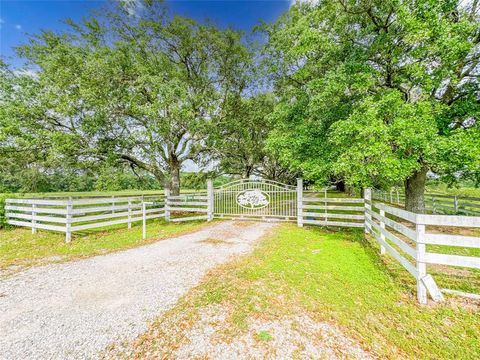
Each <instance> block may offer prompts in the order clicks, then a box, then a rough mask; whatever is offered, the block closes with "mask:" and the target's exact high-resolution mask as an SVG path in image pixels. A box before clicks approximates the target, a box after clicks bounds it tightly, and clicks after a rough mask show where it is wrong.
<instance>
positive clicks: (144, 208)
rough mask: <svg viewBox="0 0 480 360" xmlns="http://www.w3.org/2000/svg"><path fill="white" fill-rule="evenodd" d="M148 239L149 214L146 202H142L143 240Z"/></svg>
mask: <svg viewBox="0 0 480 360" xmlns="http://www.w3.org/2000/svg"><path fill="white" fill-rule="evenodd" d="M146 238H147V212H146V206H145V202H144V201H142V239H143V240H145V239H146Z"/></svg>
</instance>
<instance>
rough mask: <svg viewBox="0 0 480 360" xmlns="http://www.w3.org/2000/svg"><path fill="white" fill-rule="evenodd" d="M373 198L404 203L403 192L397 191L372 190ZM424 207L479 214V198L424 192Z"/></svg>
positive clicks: (440, 211)
mask: <svg viewBox="0 0 480 360" xmlns="http://www.w3.org/2000/svg"><path fill="white" fill-rule="evenodd" d="M372 198H373V199H374V200H378V201H383V202H387V203H390V204H395V205H402V206H403V205H404V204H405V194H403V193H401V192H399V191H397V190H392V191H383V190H377V189H375V190H373V192H372ZM425 209H426V210H427V212H429V213H432V214H458V215H471V216H480V198H478V197H468V196H456V195H444V194H429V193H427V194H425Z"/></svg>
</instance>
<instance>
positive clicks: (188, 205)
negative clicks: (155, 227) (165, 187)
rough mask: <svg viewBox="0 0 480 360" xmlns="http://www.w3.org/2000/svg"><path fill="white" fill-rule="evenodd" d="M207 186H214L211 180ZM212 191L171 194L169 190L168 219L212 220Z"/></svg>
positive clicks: (166, 210)
mask: <svg viewBox="0 0 480 360" xmlns="http://www.w3.org/2000/svg"><path fill="white" fill-rule="evenodd" d="M207 186H208V188H209V189H210V188H211V187H212V185H211V180H209V181H208V184H207ZM210 192H211V191H210V190H208V191H207V192H206V193H201V192H195V193H184V194H180V195H176V196H171V195H169V194H168V191H167V200H166V203H165V212H166V214H167V216H166V217H165V218H166V220H168V221H172V222H182V221H193V220H208V221H210V220H212V218H213V217H212V209H211V206H210V205H211V200H210V198H211V194H210ZM192 214H193V215H192ZM172 215H173V216H172ZM186 215H187V216H186Z"/></svg>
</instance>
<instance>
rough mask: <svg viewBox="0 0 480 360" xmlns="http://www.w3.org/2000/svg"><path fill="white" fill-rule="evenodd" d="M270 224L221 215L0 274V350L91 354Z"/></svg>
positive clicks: (26, 354)
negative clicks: (186, 230) (177, 232)
mask: <svg viewBox="0 0 480 360" xmlns="http://www.w3.org/2000/svg"><path fill="white" fill-rule="evenodd" d="M273 226H274V225H273V224H271V223H248V224H245V223H236V222H232V221H226V222H221V223H218V224H214V225H212V226H210V227H208V228H205V229H203V230H200V231H197V232H195V233H192V234H188V235H183V236H179V237H176V238H171V239H168V240H163V241H159V242H157V243H154V244H151V245H146V246H143V247H139V248H135V249H131V250H126V251H122V252H117V253H113V254H109V255H105V256H97V257H93V258H89V259H85V260H80V261H76V262H71V263H66V264H55V265H47V266H42V267H37V268H32V269H29V270H27V271H25V272H22V273H20V274H17V275H15V276H13V277H10V278H8V279H3V280H0V358H1V359H91V358H96V357H98V354H99V353H100V352H102V351H103V350H104V349H105V348H106V347H107V346H108V345H109V344H111V343H113V342H117V341H122V340H126V339H132V338H134V337H136V336H137V335H139V334H141V333H142V332H144V331H145V330H146V328H147V322H148V320H151V319H153V318H155V317H156V316H158V315H159V314H161V313H162V312H164V311H165V310H167V309H169V308H171V307H172V306H173V305H174V304H175V303H176V302H177V300H178V299H179V298H180V297H181V296H182V295H184V294H185V293H186V292H187V291H188V289H190V288H191V287H193V286H195V285H197V284H198V283H199V281H200V280H201V278H202V276H203V275H204V274H205V273H206V272H207V271H208V270H209V269H210V268H212V267H214V266H215V265H217V264H219V263H222V262H225V261H226V260H228V259H229V258H230V257H231V256H232V255H235V254H241V253H245V252H248V251H249V250H250V249H251V248H252V244H253V242H254V241H255V240H257V239H258V238H260V237H261V236H262V235H264V234H265V232H266V231H267V230H268V229H270V228H272V227H273ZM222 240H223V241H222Z"/></svg>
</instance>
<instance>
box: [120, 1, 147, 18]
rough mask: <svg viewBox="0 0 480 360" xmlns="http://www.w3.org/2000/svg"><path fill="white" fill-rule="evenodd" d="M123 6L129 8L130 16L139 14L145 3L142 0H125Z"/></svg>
mask: <svg viewBox="0 0 480 360" xmlns="http://www.w3.org/2000/svg"><path fill="white" fill-rule="evenodd" d="M123 6H124V7H125V10H127V13H128V16H137V15H138V13H139V12H140V11H141V10H142V9H143V4H142V2H141V1H140V0H123Z"/></svg>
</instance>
